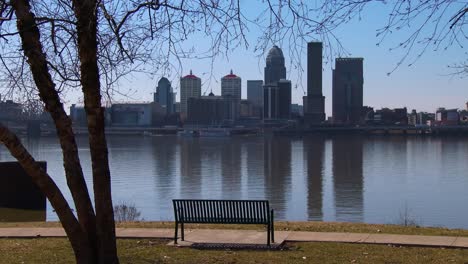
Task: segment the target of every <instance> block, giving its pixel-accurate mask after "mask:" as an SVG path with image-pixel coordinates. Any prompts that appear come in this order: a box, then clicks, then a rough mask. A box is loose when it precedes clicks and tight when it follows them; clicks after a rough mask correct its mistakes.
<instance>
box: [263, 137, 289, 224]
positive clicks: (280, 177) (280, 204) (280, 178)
mask: <svg viewBox="0 0 468 264" xmlns="http://www.w3.org/2000/svg"><path fill="white" fill-rule="evenodd" d="M263 160H264V173H265V174H264V177H265V189H266V192H265V196H266V197H265V198H266V199H267V200H269V201H270V203H271V204H272V206H273V208H275V211H276V216H277V218H278V219H285V218H286V217H285V215H284V213H285V211H286V208H285V207H286V204H287V203H286V202H287V201H286V197H287V195H288V194H289V193H290V182H291V140H290V139H289V138H286V137H266V138H265V139H264V149H263Z"/></svg>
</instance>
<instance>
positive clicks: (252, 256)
mask: <svg viewBox="0 0 468 264" xmlns="http://www.w3.org/2000/svg"><path fill="white" fill-rule="evenodd" d="M168 242H169V241H168V240H147V239H143V240H137V239H119V240H118V247H119V255H120V260H121V263H145V264H146V263H385V264H397V263H468V250H461V249H442V248H421V247H393V246H385V245H364V244H342V243H289V244H287V245H286V249H284V250H282V251H279V250H278V251H266V250H256V251H249V250H238V251H237V250H234V251H230V250H197V249H190V248H175V247H170V246H167V245H166V244H167V243H168ZM73 262H74V258H73V254H72V251H71V248H70V246H69V243H68V241H67V240H66V239H65V238H37V239H0V263H2V264H3V263H5V264H6V263H41V264H42V263H73Z"/></svg>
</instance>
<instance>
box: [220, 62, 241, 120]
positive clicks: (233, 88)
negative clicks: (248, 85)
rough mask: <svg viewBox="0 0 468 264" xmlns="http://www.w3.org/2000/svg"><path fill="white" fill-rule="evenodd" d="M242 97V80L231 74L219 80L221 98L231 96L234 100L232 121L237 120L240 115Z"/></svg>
mask: <svg viewBox="0 0 468 264" xmlns="http://www.w3.org/2000/svg"><path fill="white" fill-rule="evenodd" d="M241 95H242V79H241V78H240V77H239V76H237V75H235V74H234V73H233V72H232V70H231V72H230V73H229V74H228V75H226V76H224V77H223V78H221V96H223V97H227V96H231V98H232V99H233V100H234V108H235V109H234V119H237V118H238V117H239V114H240V101H241V97H242V96H241Z"/></svg>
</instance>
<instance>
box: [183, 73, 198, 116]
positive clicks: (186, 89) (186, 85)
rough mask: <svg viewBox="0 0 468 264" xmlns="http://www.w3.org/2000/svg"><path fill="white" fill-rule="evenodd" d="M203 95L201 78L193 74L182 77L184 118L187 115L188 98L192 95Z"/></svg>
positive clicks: (196, 96)
mask: <svg viewBox="0 0 468 264" xmlns="http://www.w3.org/2000/svg"><path fill="white" fill-rule="evenodd" d="M200 96H201V79H200V78H198V77H197V76H195V75H193V74H192V70H190V74H189V75H186V76H184V77H182V78H180V112H181V115H182V118H183V119H185V117H187V100H188V98H190V97H195V98H198V97H200Z"/></svg>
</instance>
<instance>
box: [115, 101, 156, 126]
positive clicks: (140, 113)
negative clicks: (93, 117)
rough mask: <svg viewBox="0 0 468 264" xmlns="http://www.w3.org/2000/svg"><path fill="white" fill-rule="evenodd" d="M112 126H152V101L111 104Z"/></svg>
mask: <svg viewBox="0 0 468 264" xmlns="http://www.w3.org/2000/svg"><path fill="white" fill-rule="evenodd" d="M111 120H112V126H151V125H152V120H153V104H152V103H119V104H113V105H112V106H111Z"/></svg>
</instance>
